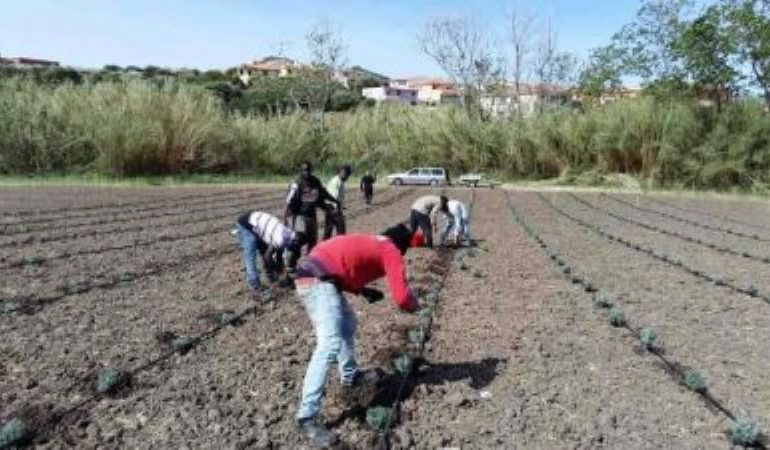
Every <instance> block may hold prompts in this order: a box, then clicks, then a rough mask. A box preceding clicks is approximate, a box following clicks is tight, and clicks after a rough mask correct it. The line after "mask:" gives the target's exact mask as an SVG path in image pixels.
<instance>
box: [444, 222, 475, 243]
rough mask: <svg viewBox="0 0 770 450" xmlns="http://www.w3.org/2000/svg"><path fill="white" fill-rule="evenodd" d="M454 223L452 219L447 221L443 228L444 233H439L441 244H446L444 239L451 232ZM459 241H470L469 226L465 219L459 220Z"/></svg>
mask: <svg viewBox="0 0 770 450" xmlns="http://www.w3.org/2000/svg"><path fill="white" fill-rule="evenodd" d="M454 225H455V221H454V218H452V219H447V222H446V226H445V227H444V231H443V232H442V233H441V243H445V242H446V238H447V237H449V232H450V231H452V227H454ZM458 235H459V237H460V239H461V240H462V239H465V240H468V241H470V240H471V224H470V223H469V221H468V220H466V219H461V220H460V230H459V233H458Z"/></svg>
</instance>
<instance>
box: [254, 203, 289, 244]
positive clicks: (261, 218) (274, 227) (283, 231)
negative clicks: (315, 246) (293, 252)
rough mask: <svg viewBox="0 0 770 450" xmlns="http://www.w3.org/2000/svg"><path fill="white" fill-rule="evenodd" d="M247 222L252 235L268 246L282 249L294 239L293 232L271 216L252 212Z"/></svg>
mask: <svg viewBox="0 0 770 450" xmlns="http://www.w3.org/2000/svg"><path fill="white" fill-rule="evenodd" d="M248 222H249V225H251V229H252V230H253V231H254V234H256V235H257V236H259V238H260V239H262V240H263V241H264V242H265V243H266V244H268V245H272V246H274V247H283V246H285V245H288V243H289V241H291V240H292V239H293V238H294V232H293V231H291V230H290V229H289V228H288V227H286V226H285V225H284V224H283V223H282V222H281V221H280V220H278V218H277V217H275V216H273V215H272V214H268V213H266V212H261V211H254V212H253V213H251V214H249V219H248Z"/></svg>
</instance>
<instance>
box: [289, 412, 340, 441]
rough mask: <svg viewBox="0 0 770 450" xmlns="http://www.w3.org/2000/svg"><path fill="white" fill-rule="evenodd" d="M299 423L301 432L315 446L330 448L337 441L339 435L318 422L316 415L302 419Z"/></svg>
mask: <svg viewBox="0 0 770 450" xmlns="http://www.w3.org/2000/svg"><path fill="white" fill-rule="evenodd" d="M297 425H298V426H299V432H300V433H301V434H302V436H304V437H305V439H307V440H308V441H309V442H310V445H311V446H313V447H316V448H329V447H331V446H332V445H334V444H336V443H337V435H336V434H334V432H333V431H331V430H329V429H328V428H326V427H325V426H324V425H323V424H320V423H318V421H317V420H316V418H315V417H310V418H308V419H300V420H299V422H298V424H297Z"/></svg>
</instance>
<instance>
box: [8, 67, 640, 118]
mask: <svg viewBox="0 0 770 450" xmlns="http://www.w3.org/2000/svg"><path fill="white" fill-rule="evenodd" d="M0 67H12V68H15V69H25V68H30V69H31V68H38V69H40V68H58V67H61V64H60V63H59V62H58V61H51V60H46V59H40V58H31V57H9V58H6V57H2V56H0ZM308 67H309V66H308V65H306V64H303V63H301V62H298V61H296V60H294V59H291V58H287V57H284V56H267V57H264V58H261V59H256V60H254V61H251V62H247V63H244V64H241V65H240V66H238V67H236V68H235V69H230V70H228V73H233V74H234V77H236V78H237V80H233V81H238V82H239V83H240V84H242V85H243V86H244V87H248V86H249V85H250V84H252V83H253V82H254V81H255V80H257V79H259V78H261V77H274V78H285V77H295V76H299V75H300V74H301V73H302V71H303V70H304V69H307V68H308ZM334 80H335V81H336V82H338V83H339V84H341V85H342V86H344V87H345V88H346V89H351V86H360V85H361V83H355V82H354V81H356V80H357V81H360V80H366V83H364V84H365V85H366V87H363V88H361V92H360V94H361V95H362V96H363V97H364V98H366V99H370V101H372V102H374V103H375V104H380V103H384V102H390V103H400V104H405V105H411V106H415V107H420V106H422V107H436V106H438V105H442V104H455V105H459V104H462V102H463V92H462V89H460V88H459V87H458V86H457V85H456V84H455V83H453V82H452V81H451V80H448V79H445V78H440V77H423V76H420V77H406V78H390V77H388V76H385V75H382V74H379V73H376V72H373V71H370V70H367V69H364V68H363V67H360V66H353V67H351V68H349V69H346V70H342V71H338V72H336V73H335V74H334ZM640 93H641V89H640V88H621V89H615V90H611V91H610V90H608V91H607V92H605V93H603V94H602V95H600V96H599V98H598V99H596V100H597V101H598V102H599V103H600V104H606V103H609V102H612V101H615V100H617V99H619V98H624V97H626V98H634V97H637V96H638V95H639V94H640ZM582 100H583V99H582V98H581V95H580V94H579V93H578V92H577V90H576V89H575V88H574V87H572V86H559V85H554V84H529V83H519V85H518V87H517V86H515V85H514V84H513V83H512V82H506V83H503V84H502V85H500V86H496V88H495V89H494V92H485V93H482V95H481V99H480V104H481V106H482V108H483V109H484V110H485V111H486V112H487V113H488V114H489V115H490V116H492V117H507V116H510V115H512V114H514V113H516V114H522V115H525V116H526V115H530V114H533V113H535V112H536V111H537V110H538V108H539V107H541V106H543V105H544V104H554V103H556V104H571V103H573V104H574V103H580V102H581V101H582Z"/></svg>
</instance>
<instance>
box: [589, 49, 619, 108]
mask: <svg viewBox="0 0 770 450" xmlns="http://www.w3.org/2000/svg"><path fill="white" fill-rule="evenodd" d="M622 75H623V51H622V50H620V49H618V48H617V47H615V46H613V45H608V46H605V47H600V48H597V49H595V50H594V51H593V52H592V53H591V56H590V58H589V60H588V62H587V63H586V64H585V66H584V67H583V69H582V70H581V72H580V74H579V75H578V90H579V91H580V92H581V93H582V94H583V95H586V96H588V97H593V98H597V97H599V96H601V94H602V93H603V92H605V91H615V90H618V89H620V88H621V86H622V82H621V77H622Z"/></svg>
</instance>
